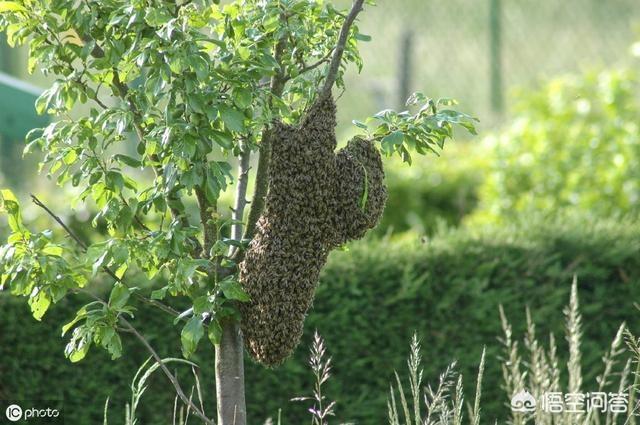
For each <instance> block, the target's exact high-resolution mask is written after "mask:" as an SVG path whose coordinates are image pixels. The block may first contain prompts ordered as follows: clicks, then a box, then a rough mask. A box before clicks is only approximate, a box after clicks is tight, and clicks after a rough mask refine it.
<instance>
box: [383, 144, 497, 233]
mask: <svg viewBox="0 0 640 425" xmlns="http://www.w3.org/2000/svg"><path fill="white" fill-rule="evenodd" d="M488 162H489V158H488V157H487V156H486V155H481V154H480V150H479V149H478V145H476V144H475V143H456V144H451V145H450V146H449V147H448V148H447V155H446V158H443V159H442V160H441V159H440V158H435V157H431V158H425V159H423V160H421V161H420V164H419V165H415V166H412V167H406V166H404V164H402V163H401V161H400V159H395V160H389V161H387V163H386V164H385V165H386V166H385V175H386V178H385V182H386V184H387V187H388V192H389V198H388V199H387V205H386V207H385V210H384V214H383V215H382V220H381V221H380V224H379V225H378V226H377V227H376V229H375V232H376V233H377V234H379V235H385V234H387V233H388V232H393V233H401V232H404V231H406V230H409V229H411V230H414V231H416V232H417V233H420V234H428V235H431V234H433V233H434V232H435V231H436V229H437V228H438V227H439V226H440V225H441V224H446V225H447V226H457V225H458V224H460V223H461V222H462V220H463V219H464V218H465V217H466V216H467V215H468V214H470V213H472V212H473V210H474V209H475V208H476V206H477V204H478V190H479V188H480V186H481V184H482V178H483V171H484V170H486V169H487V167H488Z"/></svg>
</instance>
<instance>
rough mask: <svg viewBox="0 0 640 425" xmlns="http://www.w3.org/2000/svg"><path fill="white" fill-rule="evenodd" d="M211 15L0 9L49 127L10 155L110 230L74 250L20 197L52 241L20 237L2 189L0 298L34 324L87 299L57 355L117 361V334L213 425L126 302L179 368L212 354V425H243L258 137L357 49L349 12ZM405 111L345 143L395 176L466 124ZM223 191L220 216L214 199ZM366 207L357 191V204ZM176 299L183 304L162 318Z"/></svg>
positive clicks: (234, 6)
mask: <svg viewBox="0 0 640 425" xmlns="http://www.w3.org/2000/svg"><path fill="white" fill-rule="evenodd" d="M217 3H218V2H216V1H197V0H194V1H190V0H187V1H184V2H180V3H178V2H170V1H160V0H151V1H149V0H144V1H143V0H135V1H127V2H124V1H120V0H106V1H94V0H22V1H1V2H0V29H1V30H4V31H6V33H7V37H8V40H9V42H10V43H11V44H28V45H29V65H28V66H29V71H30V72H33V71H34V70H35V69H36V67H38V68H40V69H41V70H42V71H43V72H44V73H45V74H47V75H51V76H53V77H55V81H54V82H53V83H52V85H51V87H50V88H49V89H47V90H46V91H45V92H44V93H43V95H42V96H41V97H40V98H39V99H38V101H37V103H36V109H37V110H38V112H39V113H48V114H52V115H54V116H55V117H56V119H55V121H54V122H52V123H51V124H50V125H49V126H47V127H46V128H43V129H36V130H34V131H32V132H31V133H29V135H28V136H27V147H26V149H25V150H26V151H30V150H34V149H40V150H41V151H42V153H43V160H42V169H43V170H45V171H46V173H47V174H48V175H49V176H51V177H55V179H56V181H57V183H58V184H60V185H69V184H70V185H72V186H74V187H77V188H79V191H78V192H77V193H78V194H77V196H76V197H75V199H74V200H73V202H86V203H89V204H90V205H95V210H96V213H95V215H94V217H93V221H92V223H93V225H94V226H103V227H105V228H106V229H107V233H108V234H107V237H105V238H103V239H100V240H98V239H97V238H96V240H85V239H83V238H81V237H80V236H78V235H76V234H75V233H74V232H73V231H72V230H71V229H70V228H69V227H68V226H67V225H66V224H65V223H64V222H63V221H62V220H61V219H60V218H59V217H58V216H57V215H56V213H55V212H54V211H53V210H52V209H51V207H49V206H47V205H45V204H44V203H42V202H41V201H40V200H39V199H38V198H37V197H35V196H33V201H34V202H35V203H36V204H37V205H38V206H40V207H41V208H42V209H43V211H44V212H46V213H47V214H49V215H50V216H51V218H52V219H54V221H56V223H57V225H59V226H60V227H61V228H62V229H63V230H64V231H65V232H66V233H67V235H68V238H66V239H64V240H62V239H59V238H56V237H54V235H53V233H52V232H51V231H42V232H35V231H31V230H29V229H27V228H26V226H25V224H24V223H23V221H22V219H21V214H20V207H19V203H18V200H17V199H16V197H15V196H14V195H13V193H11V192H10V191H8V190H4V191H2V196H1V202H2V203H1V206H2V209H3V210H4V211H5V212H6V213H7V214H8V217H9V225H10V228H11V231H12V233H11V235H10V236H9V239H8V241H7V244H6V245H4V246H3V247H2V249H1V250H0V273H1V281H0V288H2V289H4V288H6V289H8V290H10V291H11V293H13V294H15V295H21V296H25V297H27V298H28V302H29V305H30V306H31V310H32V312H33V316H34V317H35V318H36V319H37V320H41V319H42V318H43V316H44V314H45V313H46V311H47V309H48V307H49V306H50V305H51V304H52V303H55V302H57V301H59V300H60V299H62V298H63V297H65V296H68V295H72V294H78V295H83V296H88V297H90V298H91V302H89V303H88V304H86V305H85V306H84V307H83V308H81V309H80V310H79V311H78V313H77V315H76V317H75V318H74V319H73V320H72V321H70V322H69V323H68V324H66V325H64V327H63V335H65V334H67V333H70V338H69V342H68V344H67V346H66V349H65V354H66V356H67V357H68V358H69V359H70V360H71V361H72V362H77V361H80V360H82V359H83V358H84V357H85V355H86V353H87V351H88V350H89V348H90V347H91V346H92V345H97V346H101V347H103V348H105V349H106V350H108V351H109V352H110V353H111V355H112V357H113V358H114V359H115V358H117V357H119V356H121V354H122V344H121V340H120V336H119V333H120V332H129V333H131V334H133V335H134V336H136V338H138V339H139V341H140V342H141V343H142V344H143V345H144V346H145V347H146V348H147V349H148V350H149V352H150V354H151V356H152V357H153V358H154V360H155V361H156V362H157V364H158V366H159V367H160V368H161V370H162V371H163V372H164V374H165V375H166V376H167V378H168V379H169V380H170V382H171V383H172V385H173V386H174V387H175V390H176V392H177V395H178V396H179V397H180V398H181V400H182V402H183V403H185V404H186V405H188V406H189V407H190V408H191V409H192V411H193V412H194V413H195V414H196V415H197V416H198V417H199V418H200V419H201V420H202V421H203V422H204V423H207V424H212V423H214V420H213V419H211V418H209V417H208V416H207V414H206V412H205V411H204V409H203V408H200V407H198V406H196V405H195V404H194V403H193V402H192V401H191V400H190V399H189V398H188V397H187V396H186V394H185V393H184V391H183V389H182V388H181V386H180V383H179V382H178V379H177V377H176V376H175V375H174V374H173V373H172V372H171V371H170V370H169V369H168V368H167V367H166V365H165V363H164V362H163V361H162V359H161V358H160V357H159V356H158V355H157V354H156V352H155V350H154V349H153V348H152V347H151V345H150V344H149V342H148V341H147V340H146V339H145V337H144V336H143V331H141V330H139V329H138V328H139V327H140V326H141V325H143V324H140V323H136V321H135V318H134V312H135V305H136V303H146V304H150V305H152V306H155V307H157V309H158V311H159V312H162V313H166V314H168V315H170V316H171V317H173V318H174V320H175V323H176V325H177V324H180V326H181V327H182V330H181V340H182V352H183V356H184V357H185V358H189V356H190V355H191V354H192V353H193V352H194V351H195V349H196V347H197V345H198V344H199V342H200V341H201V340H202V338H204V337H205V335H206V336H207V337H208V339H209V340H210V341H211V343H212V344H213V346H215V352H216V381H217V382H216V383H217V406H218V420H217V423H218V424H222V425H226V424H232V423H233V424H244V423H245V422H246V418H245V416H246V414H245V405H244V404H245V403H244V383H243V358H242V356H243V349H242V334H241V332H240V331H239V324H238V323H239V318H240V317H239V310H238V306H237V303H239V302H240V303H241V302H246V301H249V297H248V295H247V293H246V291H245V289H244V288H243V286H242V285H241V284H240V282H239V279H238V264H239V263H240V262H241V261H242V259H243V256H244V252H245V247H246V245H247V243H248V241H249V240H250V239H251V238H252V237H253V236H254V235H255V232H256V223H257V222H258V218H259V217H260V215H261V214H262V212H263V209H264V205H265V197H266V196H267V194H268V191H269V184H270V179H269V165H270V162H271V159H272V158H271V156H272V153H271V148H272V142H273V138H274V137H275V132H274V128H276V127H277V125H278V124H277V123H284V124H288V125H293V126H296V125H299V124H300V123H301V121H303V120H304V118H305V117H306V116H307V114H308V113H309V111H310V110H311V109H312V105H314V104H315V103H316V102H317V101H319V100H322V99H323V98H329V97H330V95H331V90H332V88H333V86H334V85H337V86H338V87H341V86H342V83H343V81H342V74H343V72H344V69H345V65H346V64H348V63H354V64H356V66H358V68H360V67H361V66H362V63H361V60H360V56H359V54H358V50H357V43H358V40H366V39H367V37H366V36H364V35H362V34H360V33H359V32H358V28H357V26H356V25H355V24H354V22H355V19H356V16H357V14H358V13H359V12H360V11H361V9H362V6H363V0H356V1H355V2H354V4H353V6H352V8H351V10H350V11H349V12H348V13H343V12H341V11H339V10H337V9H336V8H335V7H334V6H333V5H332V4H330V3H325V2H322V1H319V0H318V1H315V0H314V1H307V0H274V1H258V0H244V1H236V2H232V3H229V4H227V5H225V6H219V5H218V4H217ZM409 103H410V106H415V105H419V106H420V105H423V106H422V107H421V108H416V109H417V110H416V111H415V113H409V112H402V113H397V112H394V111H390V110H388V111H383V112H381V113H379V114H377V115H376V116H375V117H372V118H371V120H370V121H367V122H365V123H361V122H355V124H356V125H357V126H358V127H359V128H361V129H362V130H363V131H362V132H363V135H362V136H361V139H362V140H366V141H368V143H375V146H377V149H380V150H381V151H382V152H384V153H385V154H388V155H391V154H394V153H397V154H399V155H401V156H402V157H403V159H404V160H406V161H408V162H410V161H411V156H410V152H411V151H416V152H418V153H420V154H424V153H427V152H436V150H438V149H440V148H442V147H443V144H444V140H445V139H446V138H448V137H451V135H452V126H453V125H454V124H460V125H462V126H464V127H465V128H467V129H469V130H473V124H472V119H471V118H470V117H469V116H467V115H464V114H461V113H458V112H454V111H452V110H447V109H443V110H440V106H441V105H443V104H444V105H446V104H449V103H450V101H448V100H441V101H433V100H431V99H428V98H426V97H424V96H422V95H416V96H413V97H412V99H410V102H409ZM253 154H258V161H257V167H256V172H255V173H251V167H250V165H251V163H252V161H251V156H252V155H253ZM233 158H236V159H237V161H236V160H233ZM234 164H237V170H236V171H235V172H234V171H233V165H234ZM250 178H253V179H254V180H255V183H254V187H255V190H254V193H253V197H252V201H251V203H250V209H249V211H248V214H245V206H246V205H247V190H248V186H249V184H248V183H249V179H250ZM231 184H234V185H235V201H234V205H233V207H232V208H230V209H229V210H226V209H224V208H221V206H220V204H219V200H220V195H221V193H222V192H224V191H226V190H227V189H228V187H229V186H230V185H231ZM366 193H367V187H366V184H365V183H364V182H363V185H362V194H361V198H362V199H364V202H365V204H366V199H367V195H366ZM298 195H300V196H303V195H304V194H298ZM245 215H246V216H247V217H246V219H245ZM245 224H246V226H245ZM300 237H302V238H303V237H304V236H300ZM98 275H104V276H103V277H104V279H107V280H108V281H109V282H110V286H111V289H110V293H109V295H108V298H107V299H102V297H101V296H100V293H99V292H97V291H95V288H92V285H91V283H92V282H93V281H95V280H96V279H98ZM158 282H163V283H162V286H161V287H159V288H157V287H155V289H154V290H153V291H151V290H150V289H152V288H154V284H155V285H156V286H157V283H158ZM185 300H187V301H188V304H189V305H190V307H189V308H187V309H184V310H178V309H177V306H178V305H184V301H185Z"/></svg>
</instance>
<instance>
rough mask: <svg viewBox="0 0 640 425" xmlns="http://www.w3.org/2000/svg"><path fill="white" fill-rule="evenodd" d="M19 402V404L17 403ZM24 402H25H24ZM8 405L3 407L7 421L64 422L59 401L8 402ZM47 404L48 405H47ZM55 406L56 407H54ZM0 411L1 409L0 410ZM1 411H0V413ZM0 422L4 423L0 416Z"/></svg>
mask: <svg viewBox="0 0 640 425" xmlns="http://www.w3.org/2000/svg"><path fill="white" fill-rule="evenodd" d="M18 403H20V404H18ZM25 403H26V404H25ZM8 404H9V405H8V406H7V407H6V409H4V415H5V417H6V418H7V419H8V420H9V422H20V423H24V422H26V423H29V422H31V423H34V424H36V423H37V424H44V423H47V424H51V425H53V424H61V423H64V422H62V421H63V417H62V409H61V407H62V406H61V405H59V402H53V404H52V403H51V402H48V403H47V402H43V403H35V402H24V401H20V402H16V401H12V402H8ZM47 404H48V406H47ZM52 406H55V407H57V408H54V407H52ZM0 412H2V410H0ZM1 414H2V413H0V415H1ZM0 423H5V422H4V420H3V419H1V417H0Z"/></svg>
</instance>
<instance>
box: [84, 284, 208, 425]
mask: <svg viewBox="0 0 640 425" xmlns="http://www.w3.org/2000/svg"><path fill="white" fill-rule="evenodd" d="M82 293H84V294H87V295H88V296H90V297H91V298H93V299H94V300H96V301H98V302H99V303H101V304H102V305H109V304H108V303H107V302H106V301H105V300H103V299H102V298H100V297H99V296H97V295H96V294H94V293H93V292H90V291H87V290H82ZM118 320H119V321H120V323H121V324H122V326H123V330H124V331H125V332H129V333H131V334H133V335H134V336H135V337H136V338H137V339H138V340H139V341H140V342H141V343H142V345H144V347H145V348H146V349H147V351H149V354H151V357H153V359H154V360H155V362H156V363H158V366H160V369H162V372H164V374H165V375H166V376H167V378H168V379H169V381H170V382H171V385H173V388H175V390H176V394H178V397H180V399H181V400H182V401H183V402H184V404H186V405H187V406H188V407H189V408H191V409H193V411H194V412H195V414H196V415H197V416H198V417H199V418H200V419H202V421H203V422H204V423H205V424H207V425H215V422H214V421H213V420H212V419H209V418H208V417H207V415H205V414H204V412H203V411H202V410H200V409H198V406H196V405H195V404H193V401H192V400H191V399H189V398H188V397H187V396H186V395H185V393H184V391H183V390H182V387H181V386H180V382H178V378H176V376H175V375H174V374H172V373H171V371H170V370H169V368H167V366H166V365H165V364H164V362H163V361H162V358H160V356H159V355H158V353H157V352H156V350H154V348H153V347H152V346H151V344H149V341H147V339H146V338H145V337H144V336H143V335H142V334H141V333H140V332H138V330H137V329H136V328H135V327H134V326H133V325H132V324H131V323H130V322H129V321H128V320H127V319H125V318H124V317H123V316H122V315H120V316H118Z"/></svg>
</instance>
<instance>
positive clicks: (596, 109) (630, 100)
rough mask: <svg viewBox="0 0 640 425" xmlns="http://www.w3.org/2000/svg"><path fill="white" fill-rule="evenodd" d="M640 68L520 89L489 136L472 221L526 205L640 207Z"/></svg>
mask: <svg viewBox="0 0 640 425" xmlns="http://www.w3.org/2000/svg"><path fill="white" fill-rule="evenodd" d="M639 115H640V80H639V79H638V74H637V70H631V69H620V70H618V69H611V70H605V71H602V72H599V73H595V72H591V73H587V74H585V75H578V76H567V77H563V78H558V79H555V80H552V81H550V82H549V83H547V84H546V85H544V86H543V87H542V88H540V89H539V90H537V91H533V92H525V93H522V94H521V95H520V102H519V106H518V108H517V112H516V117H515V119H514V120H513V122H512V123H511V124H510V125H509V126H508V127H507V128H506V129H505V130H504V131H502V132H501V133H499V134H498V135H496V136H495V137H490V138H488V139H487V140H486V144H485V150H486V151H487V152H489V155H490V156H491V157H492V159H491V166H490V167H491V172H490V173H488V176H487V178H486V180H485V183H484V185H483V187H482V189H481V191H480V200H481V201H480V207H479V209H478V211H477V212H476V213H475V214H474V217H473V219H472V221H474V222H478V221H486V220H489V221H495V220H500V219H504V218H510V217H513V216H515V215H517V214H519V213H521V212H523V211H532V210H538V211H539V210H543V211H556V210H557V209H558V208H570V209H580V210H582V211H590V212H592V213H594V214H599V215H601V216H611V215H612V214H626V213H632V214H635V213H638V211H640V125H639V122H638V116H639Z"/></svg>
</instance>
